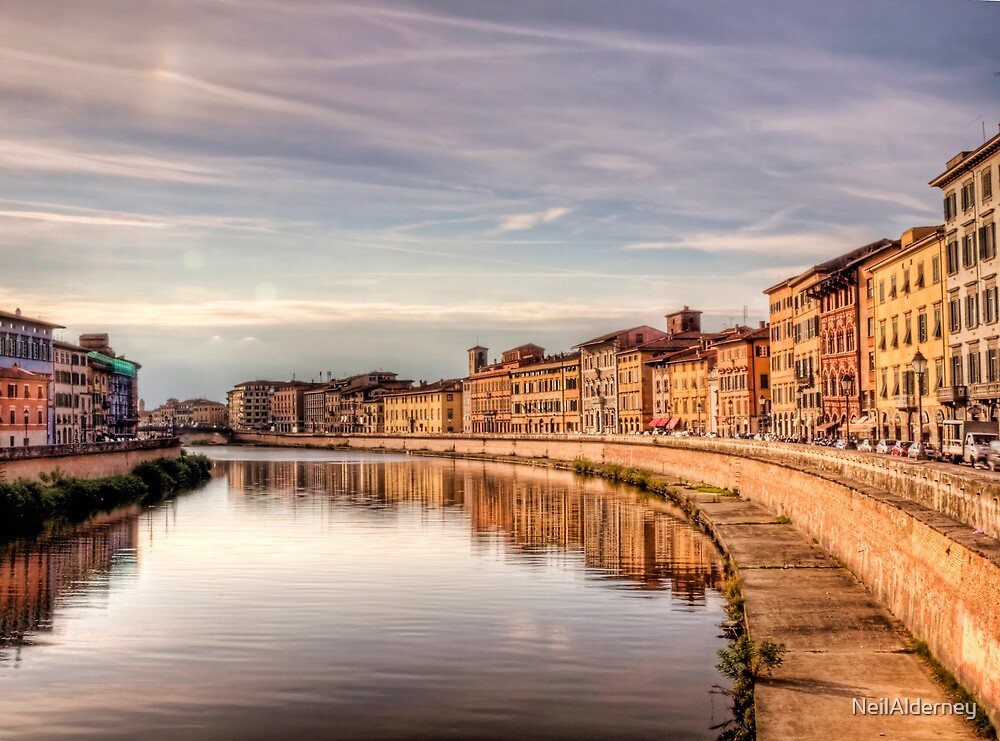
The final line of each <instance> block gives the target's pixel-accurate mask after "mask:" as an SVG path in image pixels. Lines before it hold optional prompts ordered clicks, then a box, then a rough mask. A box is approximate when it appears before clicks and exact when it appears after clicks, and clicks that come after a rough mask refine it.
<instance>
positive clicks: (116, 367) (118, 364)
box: [87, 352, 138, 378]
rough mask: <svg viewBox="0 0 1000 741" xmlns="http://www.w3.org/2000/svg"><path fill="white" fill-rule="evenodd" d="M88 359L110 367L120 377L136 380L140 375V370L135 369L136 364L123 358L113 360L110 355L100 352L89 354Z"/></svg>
mask: <svg viewBox="0 0 1000 741" xmlns="http://www.w3.org/2000/svg"><path fill="white" fill-rule="evenodd" d="M87 357H88V358H90V359H91V360H96V361H98V362H99V363H104V364H105V365H110V366H111V370H112V371H113V372H114V373H116V374H118V375H119V376H128V377H129V378H135V377H136V376H137V375H138V369H137V368H136V367H135V363H130V362H129V361H127V360H122V359H121V358H112V357H111V356H109V355H104V354H103V353H99V352H89V353H87Z"/></svg>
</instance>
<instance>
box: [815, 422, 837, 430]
mask: <svg viewBox="0 0 1000 741" xmlns="http://www.w3.org/2000/svg"><path fill="white" fill-rule="evenodd" d="M838 424H840V423H839V422H825V423H824V424H821V425H816V432H826V431H827V430H829V429H830V428H831V427H836V426H837V425H838Z"/></svg>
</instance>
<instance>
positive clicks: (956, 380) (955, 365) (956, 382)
mask: <svg viewBox="0 0 1000 741" xmlns="http://www.w3.org/2000/svg"><path fill="white" fill-rule="evenodd" d="M951 383H952V385H953V386H961V385H963V383H962V356H961V355H953V356H952V358H951Z"/></svg>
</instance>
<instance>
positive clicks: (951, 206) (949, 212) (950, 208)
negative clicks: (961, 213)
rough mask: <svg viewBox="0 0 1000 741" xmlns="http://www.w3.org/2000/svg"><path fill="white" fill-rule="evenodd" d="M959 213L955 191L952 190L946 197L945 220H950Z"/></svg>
mask: <svg viewBox="0 0 1000 741" xmlns="http://www.w3.org/2000/svg"><path fill="white" fill-rule="evenodd" d="M957 213H958V210H957V209H956V208H955V191H952V192H951V193H949V194H947V195H946V196H945V197H944V220H945V221H948V220H949V219H951V218H953V217H954V216H955V215H956V214H957Z"/></svg>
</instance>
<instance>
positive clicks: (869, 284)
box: [865, 278, 875, 298]
mask: <svg viewBox="0 0 1000 741" xmlns="http://www.w3.org/2000/svg"><path fill="white" fill-rule="evenodd" d="M865 291H866V293H867V296H868V298H874V297H875V279H874V278H869V279H868V280H867V281H865Z"/></svg>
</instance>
